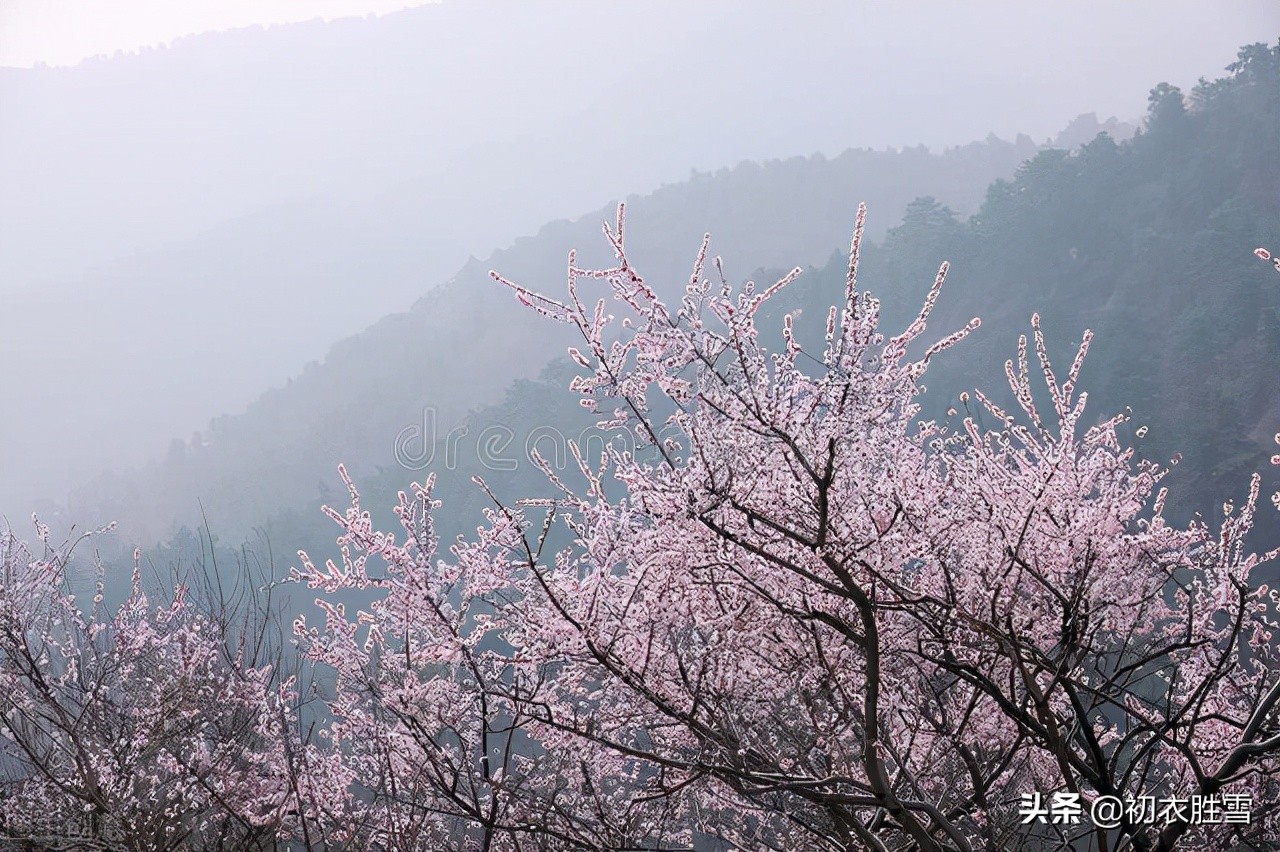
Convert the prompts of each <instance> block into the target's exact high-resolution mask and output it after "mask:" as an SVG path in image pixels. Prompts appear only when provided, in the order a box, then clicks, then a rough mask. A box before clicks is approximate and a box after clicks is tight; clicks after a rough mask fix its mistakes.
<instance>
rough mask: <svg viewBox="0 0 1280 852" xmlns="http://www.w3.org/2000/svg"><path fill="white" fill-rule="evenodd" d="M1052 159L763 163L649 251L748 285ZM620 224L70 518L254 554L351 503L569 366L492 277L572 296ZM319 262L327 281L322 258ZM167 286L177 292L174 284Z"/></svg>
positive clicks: (481, 290) (303, 310)
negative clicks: (351, 487)
mask: <svg viewBox="0 0 1280 852" xmlns="http://www.w3.org/2000/svg"><path fill="white" fill-rule="evenodd" d="M1102 126H1104V125H1100V124H1099V123H1098V122H1097V121H1096V119H1095V118H1094V117H1093V116H1091V115H1086V116H1082V117H1080V118H1078V119H1076V120H1075V121H1074V122H1072V124H1071V125H1070V126H1069V127H1067V128H1066V130H1064V136H1063V138H1064V140H1068V141H1070V140H1074V139H1078V138H1079V137H1080V136H1081V135H1082V133H1087V132H1089V131H1090V130H1093V131H1094V132H1096V131H1097V129H1099V128H1101V127H1102ZM1105 126H1107V127H1111V128H1113V129H1114V128H1116V126H1117V125H1116V123H1115V122H1114V121H1111V122H1109V123H1108V124H1107V125H1105ZM1120 132H1125V128H1124V127H1123V126H1121V127H1120ZM1036 150H1037V146H1036V144H1035V143H1034V142H1033V141H1032V140H1031V139H1029V138H1027V137H1025V136H1022V137H1019V138H1018V139H1017V140H1015V141H1013V142H1008V141H1003V140H1000V139H997V138H995V137H990V138H988V139H987V140H985V141H982V142H975V143H972V144H970V145H967V146H962V147H958V148H953V149H950V150H948V151H946V152H945V153H942V154H933V153H930V152H929V151H928V150H927V149H925V148H923V147H918V148H905V149H892V150H883V151H871V150H864V149H857V150H849V151H846V152H845V153H843V154H841V155H839V156H837V157H834V158H831V159H827V158H825V157H823V156H821V155H815V156H812V157H809V158H803V157H795V158H792V159H790V160H786V161H771V162H766V163H764V164H759V163H754V162H745V163H742V164H740V165H739V166H737V167H736V168H733V169H727V168H726V169H721V170H720V171H718V172H715V173H713V174H712V173H695V174H694V175H692V176H691V177H690V179H689V180H688V181H686V182H683V183H679V184H673V185H670V186H666V187H664V188H662V189H660V190H658V191H656V192H654V193H652V194H650V195H648V196H644V197H633V198H631V199H630V200H629V205H630V210H631V219H632V225H633V228H632V232H633V235H632V239H631V243H632V248H633V249H634V251H635V257H636V259H637V262H638V263H642V264H643V265H644V267H645V269H646V271H647V274H648V275H649V276H650V277H651V278H652V279H653V280H654V281H656V282H657V281H662V282H678V281H683V280H684V279H685V278H687V276H688V274H689V273H688V269H689V264H690V262H691V259H692V256H693V252H694V251H695V249H696V247H697V245H698V241H699V240H700V239H701V237H702V234H703V233H704V232H705V231H706V230H708V229H710V230H712V231H713V232H714V233H715V236H716V249H717V251H719V252H720V253H722V254H723V255H724V256H725V257H726V258H727V259H729V262H730V265H731V269H732V272H733V274H734V275H736V276H739V277H742V276H745V275H747V274H748V273H749V272H750V271H751V269H753V268H755V267H757V266H780V265H784V264H787V265H789V264H794V263H804V264H815V263H822V262H823V261H825V259H826V258H827V256H828V255H829V254H830V252H831V251H832V249H833V248H835V247H836V246H838V245H840V244H841V243H842V242H844V241H846V240H847V239H848V234H847V233H846V231H847V230H848V225H849V221H850V216H851V215H852V210H853V208H854V207H855V206H856V205H857V202H858V200H866V201H867V202H868V203H870V204H872V205H873V206H874V209H875V210H876V211H877V217H878V223H877V224H876V226H875V230H874V231H873V232H872V233H873V234H881V235H883V233H884V232H885V230H887V228H888V227H889V226H891V225H892V224H893V223H895V222H897V221H899V219H900V218H901V215H902V212H903V211H904V209H905V208H906V206H907V203H908V202H909V201H910V200H911V199H912V198H913V197H915V196H917V195H920V194H923V193H931V194H934V195H936V196H937V197H939V198H942V199H945V200H946V202H947V203H948V204H951V205H953V206H954V207H955V208H956V209H958V210H960V211H963V212H972V211H973V210H975V209H977V207H978V205H979V204H980V203H981V200H982V196H983V193H984V192H985V191H986V188H987V186H988V185H989V184H990V183H991V181H992V180H995V179H996V178H998V177H1001V176H1009V175H1012V174H1013V172H1014V170H1015V169H1016V168H1017V167H1018V164H1019V163H1021V162H1022V161H1024V160H1025V159H1026V158H1027V157H1029V156H1031V155H1033V154H1034V153H1035V151H1036ZM612 215H613V208H612V207H609V208H605V209H601V210H600V211H597V212H593V213H590V214H588V215H586V216H583V217H582V218H580V219H578V220H577V221H575V222H569V221H560V222H555V223H551V224H549V225H547V226H545V227H544V228H543V229H542V230H541V231H540V232H539V233H538V234H537V235H536V236H532V237H528V238H525V239H522V240H519V241H517V242H516V243H515V244H514V245H513V246H511V247H510V248H508V249H506V250H503V251H499V252H496V253H495V254H493V255H492V256H490V257H488V258H486V259H485V260H484V261H483V262H481V261H479V260H472V261H471V262H469V263H468V264H467V265H466V266H465V267H464V268H463V269H461V270H460V271H459V272H458V273H457V274H456V275H455V276H454V277H453V278H452V279H451V280H450V281H448V282H447V283H445V284H442V285H438V286H435V287H434V288H432V289H430V290H429V291H428V292H427V295H425V296H424V297H423V298H422V299H421V300H419V302H418V303H416V304H415V305H414V307H413V308H412V309H411V310H409V311H408V312H405V313H402V314H396V315H392V316H388V317H386V318H384V319H383V320H381V321H380V322H378V323H376V324H375V325H373V326H372V327H370V328H369V329H367V330H366V331H365V332H364V333H362V334H360V335H357V336H355V337H352V338H349V339H347V340H344V341H342V342H340V343H338V344H336V345H335V346H333V347H332V349H331V350H330V352H329V354H328V355H327V356H326V358H325V359H324V361H323V363H313V364H311V365H310V366H308V367H307V368H306V370H304V372H303V373H302V374H301V375H299V376H297V377H295V378H294V379H293V380H291V381H290V382H289V383H288V384H287V385H285V386H284V387H278V388H275V389H273V390H271V391H269V392H267V393H265V394H263V395H262V397H261V398H260V399H259V400H257V401H256V402H255V403H253V404H252V405H250V406H249V408H248V410H247V411H245V412H244V413H242V414H228V415H226V416H222V417H219V418H218V419H216V420H214V421H213V422H212V423H211V425H210V427H209V428H208V429H206V430H203V431H202V432H201V433H200V434H198V435H195V436H179V437H177V439H176V440H174V441H173V444H172V446H171V447H170V450H169V452H168V455H167V457H166V458H164V459H161V460H157V461H156V462H155V463H154V464H152V465H150V466H149V467H146V468H144V469H142V470H136V471H128V470H122V471H117V472H116V473H115V474H114V475H111V476H107V477H102V478H97V479H90V480H88V481H85V482H84V483H83V487H81V488H80V489H79V490H78V493H77V494H76V495H75V497H74V498H73V499H72V501H71V507H70V511H69V513H68V514H69V516H70V517H72V518H76V519H78V520H80V521H81V522H83V520H84V519H102V520H107V519H114V520H118V521H120V522H121V524H122V525H123V527H124V529H125V530H128V531H129V532H128V536H129V539H130V540H131V541H135V540H136V541H142V542H147V543H150V542H154V541H157V540H160V539H163V538H165V537H166V536H168V535H169V534H170V533H171V532H172V531H173V530H174V529H176V528H177V527H179V526H182V525H186V526H191V527H194V526H198V525H199V524H200V523H201V511H200V503H203V506H204V508H205V511H206V512H207V514H208V517H209V521H210V523H211V524H212V525H213V526H215V527H216V528H217V529H219V530H220V531H222V533H223V534H224V536H226V537H227V538H239V537H240V536H243V535H245V534H247V533H249V531H250V530H251V529H252V528H253V527H254V526H255V525H259V524H262V523H264V521H265V519H267V518H270V517H272V516H273V515H274V514H276V513H277V512H279V511H281V509H282V508H284V507H295V506H301V505H307V504H310V503H312V502H314V500H315V499H316V498H318V497H319V496H320V494H321V490H320V489H318V487H317V484H318V483H317V481H318V480H323V482H325V483H327V487H329V488H334V487H337V480H336V478H335V476H334V469H335V465H336V464H337V462H338V461H339V460H345V461H346V463H347V464H348V465H350V466H351V469H352V470H354V471H356V472H357V473H359V474H364V473H368V472H371V471H373V470H375V469H376V466H377V465H387V464H390V463H391V459H392V449H393V445H394V442H395V438H396V435H397V434H398V433H399V432H400V431H401V430H403V429H405V428H406V427H410V426H413V425H414V424H417V425H419V426H421V425H422V423H423V419H424V411H427V410H429V411H431V412H434V416H435V417H436V421H437V425H438V427H439V429H440V431H441V433H442V434H443V433H444V432H447V431H448V430H449V429H450V428H452V427H454V426H457V425H459V424H461V423H462V422H463V420H464V418H465V417H466V415H467V413H468V412H469V411H472V410H474V409H477V408H479V407H481V406H485V405H491V404H494V403H496V402H499V401H500V400H501V399H502V396H503V393H504V389H505V388H506V387H507V386H508V385H509V384H510V383H511V382H512V381H514V380H517V379H533V378H536V377H537V376H538V374H539V372H540V371H541V369H542V367H543V366H544V365H545V364H546V363H548V362H549V361H550V360H551V359H552V358H555V357H556V356H558V355H562V354H563V353H564V349H565V345H566V343H567V340H568V339H567V338H564V337H556V330H555V329H548V328H547V327H545V326H543V325H542V324H540V323H538V322H537V321H536V318H531V317H529V316H527V314H526V312H524V311H521V310H520V308H519V306H518V305H516V304H514V302H513V301H512V299H511V298H510V296H509V295H508V294H506V293H505V292H502V290H501V288H499V287H497V286H495V285H494V284H493V282H492V281H490V280H489V277H488V270H489V269H491V268H499V269H502V270H503V271H504V272H506V273H508V274H510V275H513V276H516V277H519V278H520V279H522V280H526V281H531V282H532V281H552V280H560V279H562V278H563V275H564V260H565V256H566V253H567V252H568V250H569V249H570V248H571V247H574V246H577V247H578V248H579V250H580V252H581V253H582V256H583V258H584V260H585V259H591V258H595V259H598V260H601V261H605V260H608V250H607V247H606V246H605V245H604V243H603V241H602V240H601V239H600V232H599V228H600V223H601V221H602V219H604V218H606V217H612ZM216 254H217V253H216V252H214V255H215V256H213V257H209V258H207V259H202V260H200V261H199V262H195V265H197V266H199V267H200V268H202V269H209V270H214V272H213V273H212V275H213V278H214V279H217V278H218V277H219V276H226V275H235V274H238V273H237V272H236V271H235V270H221V263H222V261H220V260H219V259H218V258H217V256H216ZM308 256H310V255H308ZM319 257H320V258H323V257H324V255H323V252H322V253H321V254H320V255H319ZM193 262H194V261H193ZM264 262H267V261H264ZM308 262H309V263H312V262H313V261H308ZM314 262H315V263H319V264H320V265H322V266H323V265H324V262H323V260H322V259H321V260H320V261H314ZM219 270H220V271H219ZM242 273H243V274H244V275H250V276H256V277H260V278H262V280H263V285H262V286H263V287H264V288H266V287H267V281H268V279H270V280H272V281H275V280H284V281H292V280H305V281H308V282H309V283H308V285H307V286H311V287H338V286H341V287H345V288H347V289H349V291H350V294H351V295H350V298H351V299H353V300H359V299H360V293H361V283H360V275H359V273H358V272H357V271H354V270H346V271H345V272H342V275H344V276H345V279H346V280H344V281H339V280H336V279H335V276H336V275H338V271H337V270H335V269H332V268H330V269H327V270H325V271H324V273H323V276H322V277H319V278H316V277H311V276H310V274H309V273H308V274H307V275H305V276H303V277H301V278H300V277H299V275H298V274H297V270H290V269H285V268H279V269H277V268H275V267H272V268H271V269H269V270H267V271H265V272H264V271H262V270H252V269H250V270H243V271H242ZM326 282H327V283H326ZM429 283H430V282H424V287H423V289H424V290H427V286H428V284H429ZM155 286H156V287H157V288H163V287H165V286H168V285H167V282H165V281H164V280H163V278H162V277H157V279H156V285H155ZM296 303H297V317H298V321H299V322H300V323H303V324H305V323H307V321H308V319H307V318H308V316H309V312H308V306H307V302H306V295H305V292H302V291H300V292H299V293H298V294H297V296H296ZM244 321H245V322H251V321H253V320H252V319H251V318H246V319H245V320H244ZM473 435H474V433H473Z"/></svg>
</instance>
